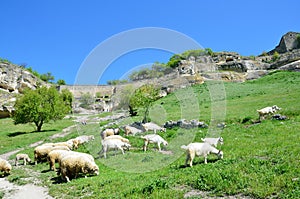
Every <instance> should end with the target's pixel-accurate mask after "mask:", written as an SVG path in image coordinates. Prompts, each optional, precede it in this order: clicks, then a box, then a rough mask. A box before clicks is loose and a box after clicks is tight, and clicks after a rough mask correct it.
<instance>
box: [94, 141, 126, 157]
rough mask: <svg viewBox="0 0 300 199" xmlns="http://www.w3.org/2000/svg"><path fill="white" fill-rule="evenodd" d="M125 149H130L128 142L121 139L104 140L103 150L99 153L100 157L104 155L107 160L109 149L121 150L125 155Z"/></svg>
mask: <svg viewBox="0 0 300 199" xmlns="http://www.w3.org/2000/svg"><path fill="white" fill-rule="evenodd" d="M123 147H126V148H129V147H131V145H130V144H129V143H126V142H122V141H121V140H120V139H107V138H106V139H104V140H102V150H101V151H100V152H99V153H98V154H99V155H100V154H101V153H103V155H104V158H106V153H107V152H108V150H109V149H120V150H121V152H122V154H123V155H124V150H123Z"/></svg>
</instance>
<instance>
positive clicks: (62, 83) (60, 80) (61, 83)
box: [56, 79, 66, 85]
mask: <svg viewBox="0 0 300 199" xmlns="http://www.w3.org/2000/svg"><path fill="white" fill-rule="evenodd" d="M56 83H57V84H58V85H66V81H65V80H63V79H59V80H57V82H56Z"/></svg>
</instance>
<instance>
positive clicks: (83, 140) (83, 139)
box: [75, 135, 95, 144]
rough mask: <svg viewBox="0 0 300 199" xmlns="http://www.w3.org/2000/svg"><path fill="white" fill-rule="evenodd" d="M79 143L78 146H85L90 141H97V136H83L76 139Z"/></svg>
mask: <svg viewBox="0 0 300 199" xmlns="http://www.w3.org/2000/svg"><path fill="white" fill-rule="evenodd" d="M75 139H76V140H77V141H78V144H84V143H88V142H90V141H93V140H94V139H95V136H93V135H81V136H78V137H76V138H75Z"/></svg>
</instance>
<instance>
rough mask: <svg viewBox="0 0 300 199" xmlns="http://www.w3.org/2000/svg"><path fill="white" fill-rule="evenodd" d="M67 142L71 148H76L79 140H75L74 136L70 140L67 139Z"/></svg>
mask: <svg viewBox="0 0 300 199" xmlns="http://www.w3.org/2000/svg"><path fill="white" fill-rule="evenodd" d="M67 143H68V144H69V145H71V146H72V148H73V149H78V146H79V140H77V139H76V138H75V139H70V140H68V141H67Z"/></svg>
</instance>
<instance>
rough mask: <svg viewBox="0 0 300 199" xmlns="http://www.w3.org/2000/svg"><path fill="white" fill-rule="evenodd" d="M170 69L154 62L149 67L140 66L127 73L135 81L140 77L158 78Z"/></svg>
mask: <svg viewBox="0 0 300 199" xmlns="http://www.w3.org/2000/svg"><path fill="white" fill-rule="evenodd" d="M171 71H172V69H170V68H169V67H168V66H167V65H165V64H163V63H159V62H155V63H154V64H153V65H152V66H151V68H142V69H140V70H137V71H134V72H132V73H131V74H130V75H129V77H128V78H129V79H130V80H131V81H137V80H142V79H152V78H159V77H162V76H164V75H165V74H168V73H170V72H171Z"/></svg>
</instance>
